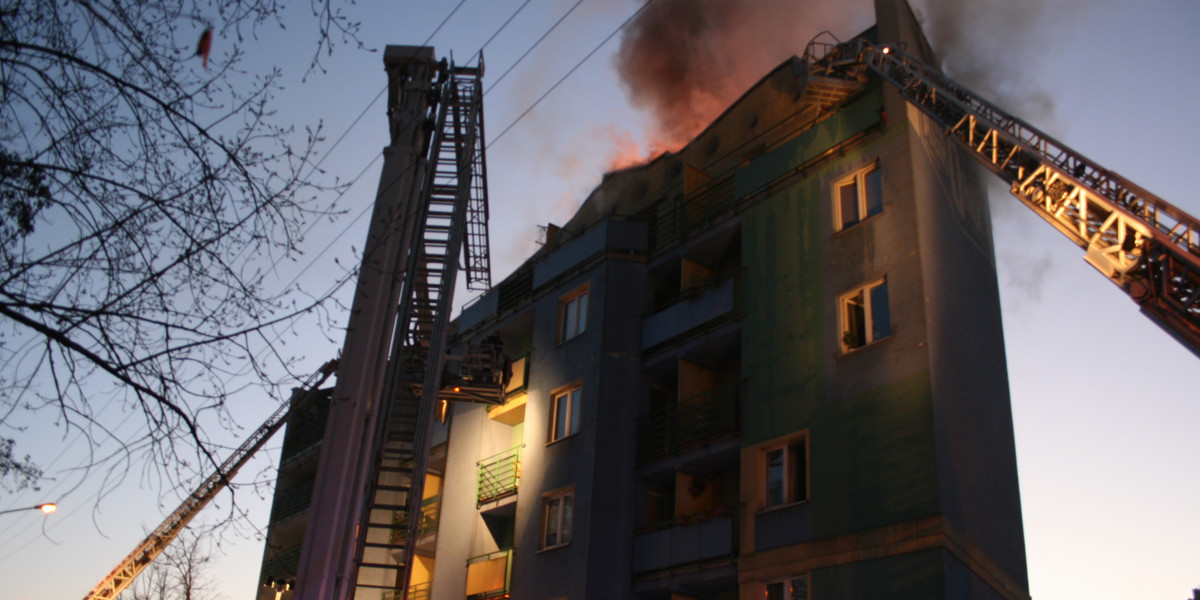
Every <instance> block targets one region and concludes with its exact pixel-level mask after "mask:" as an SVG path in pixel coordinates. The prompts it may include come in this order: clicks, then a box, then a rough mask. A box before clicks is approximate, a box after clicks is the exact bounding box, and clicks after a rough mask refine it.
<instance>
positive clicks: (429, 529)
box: [391, 494, 442, 545]
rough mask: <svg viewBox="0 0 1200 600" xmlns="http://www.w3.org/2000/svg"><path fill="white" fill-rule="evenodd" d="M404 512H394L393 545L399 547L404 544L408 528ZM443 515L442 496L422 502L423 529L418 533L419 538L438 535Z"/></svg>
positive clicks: (431, 497)
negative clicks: (432, 534)
mask: <svg viewBox="0 0 1200 600" xmlns="http://www.w3.org/2000/svg"><path fill="white" fill-rule="evenodd" d="M404 512H405V511H402V510H397V511H394V512H392V536H391V542H392V545H398V544H401V543H403V542H404V537H405V530H404V529H405V528H406V527H408V519H407V518H405V516H404ZM441 513H442V496H441V494H438V495H437V496H430V497H428V498H426V499H424V500H422V501H421V528H420V529H419V530H418V531H417V535H418V536H419V537H425V536H427V535H429V534H431V533H437V528H438V519H439V517H440V516H441Z"/></svg>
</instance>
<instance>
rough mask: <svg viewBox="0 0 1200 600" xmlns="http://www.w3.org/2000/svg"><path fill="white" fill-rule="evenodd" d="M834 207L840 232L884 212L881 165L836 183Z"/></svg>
mask: <svg viewBox="0 0 1200 600" xmlns="http://www.w3.org/2000/svg"><path fill="white" fill-rule="evenodd" d="M833 207H834V210H833V212H834V222H835V223H836V225H837V229H838V231H841V230H843V229H845V228H847V227H850V226H852V225H857V224H858V223H859V222H860V221H862V220H863V219H865V218H867V217H870V216H874V215H877V214H879V213H881V212H883V190H882V188H881V187H880V178H879V165H878V164H872V165H871V166H869V167H867V168H865V169H862V170H860V171H858V172H856V173H854V174H852V175H848V176H846V177H845V178H842V179H840V180H838V181H837V182H835V183H834V184H833Z"/></svg>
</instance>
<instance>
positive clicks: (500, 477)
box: [476, 444, 525, 504]
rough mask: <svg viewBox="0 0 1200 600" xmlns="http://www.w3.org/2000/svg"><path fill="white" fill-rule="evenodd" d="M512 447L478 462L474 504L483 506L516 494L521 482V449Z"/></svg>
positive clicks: (520, 446)
mask: <svg viewBox="0 0 1200 600" xmlns="http://www.w3.org/2000/svg"><path fill="white" fill-rule="evenodd" d="M524 446H525V444H521V445H519V446H513V447H512V448H509V449H508V450H505V451H504V452H501V453H499V454H496V455H493V456H489V457H487V458H485V459H483V460H481V461H479V463H478V464H479V487H478V495H477V496H476V502H477V503H478V504H483V503H485V502H491V501H493V500H499V499H501V498H504V497H507V496H511V495H513V494H515V493H517V486H518V484H519V483H520V480H521V448H523V447H524Z"/></svg>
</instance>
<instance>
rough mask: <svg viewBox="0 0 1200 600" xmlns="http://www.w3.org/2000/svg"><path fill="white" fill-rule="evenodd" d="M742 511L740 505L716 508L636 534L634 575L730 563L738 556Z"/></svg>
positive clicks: (636, 531)
mask: <svg viewBox="0 0 1200 600" xmlns="http://www.w3.org/2000/svg"><path fill="white" fill-rule="evenodd" d="M741 508H742V505H740V504H731V505H721V506H715V507H713V508H710V509H708V510H704V511H699V512H695V513H692V514H688V515H683V516H679V517H676V518H675V519H672V520H671V521H666V522H663V523H656V524H654V525H650V526H647V527H642V528H639V529H637V530H635V532H634V541H633V571H634V572H635V573H642V574H644V573H649V572H654V571H664V570H670V569H676V568H679V567H683V566H686V565H704V564H707V565H713V564H718V563H722V562H729V561H732V560H733V559H734V558H735V557H736V556H738V540H739V539H740V536H739V524H740V519H739V518H738V515H739V514H741Z"/></svg>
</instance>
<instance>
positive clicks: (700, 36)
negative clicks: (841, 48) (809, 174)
mask: <svg viewBox="0 0 1200 600" xmlns="http://www.w3.org/2000/svg"><path fill="white" fill-rule="evenodd" d="M870 6H871V3H870V2H869V1H868V0H856V1H854V2H806V1H803V0H651V1H650V4H649V5H648V6H647V7H646V8H645V10H643V11H642V13H641V14H640V15H639V16H638V18H637V19H636V20H635V21H634V22H632V23H630V24H629V26H627V27H626V29H625V31H624V32H623V34H622V38H621V48H620V50H619V51H618V53H617V57H616V62H617V72H618V74H619V75H620V77H621V81H622V83H623V84H624V87H625V92H626V94H627V95H628V97H629V99H630V101H631V102H632V103H633V104H634V105H635V106H637V107H639V108H643V109H647V110H649V111H650V112H651V114H653V115H654V117H655V119H656V122H657V129H658V130H657V131H656V132H654V133H655V135H654V138H655V142H653V143H652V144H654V145H657V146H660V147H659V148H655V149H656V150H664V149H666V150H674V149H678V148H679V147H680V146H682V145H683V144H685V143H687V142H688V141H689V140H690V139H691V138H692V137H693V136H695V135H696V134H697V133H699V132H700V131H701V130H702V129H703V128H704V127H705V126H706V125H708V123H709V122H711V121H712V120H713V119H714V118H715V117H716V116H718V115H719V114H720V113H721V112H722V111H723V110H725V108H726V107H728V106H729V105H730V104H731V103H732V102H733V101H734V100H736V99H737V97H738V96H739V95H741V93H742V92H744V91H745V90H746V89H747V88H749V87H750V86H751V85H752V84H753V83H754V82H756V81H757V80H758V79H760V78H762V77H763V76H764V75H766V74H767V73H768V72H769V71H770V70H771V69H772V68H774V67H776V66H778V65H779V64H780V63H782V62H783V61H784V60H786V59H787V58H788V57H790V56H792V55H799V54H801V53H803V52H804V46H805V44H807V43H808V41H809V40H810V39H812V38H813V37H814V36H815V35H816V34H817V33H819V32H820V31H822V30H824V29H829V30H831V31H835V32H842V33H841V35H847V36H849V35H854V34H857V33H858V32H859V31H861V30H863V29H865V28H866V27H868V26H870V23H871V21H872V20H873V17H872V14H873V11H872V10H871V9H870ZM855 27H857V28H855Z"/></svg>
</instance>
